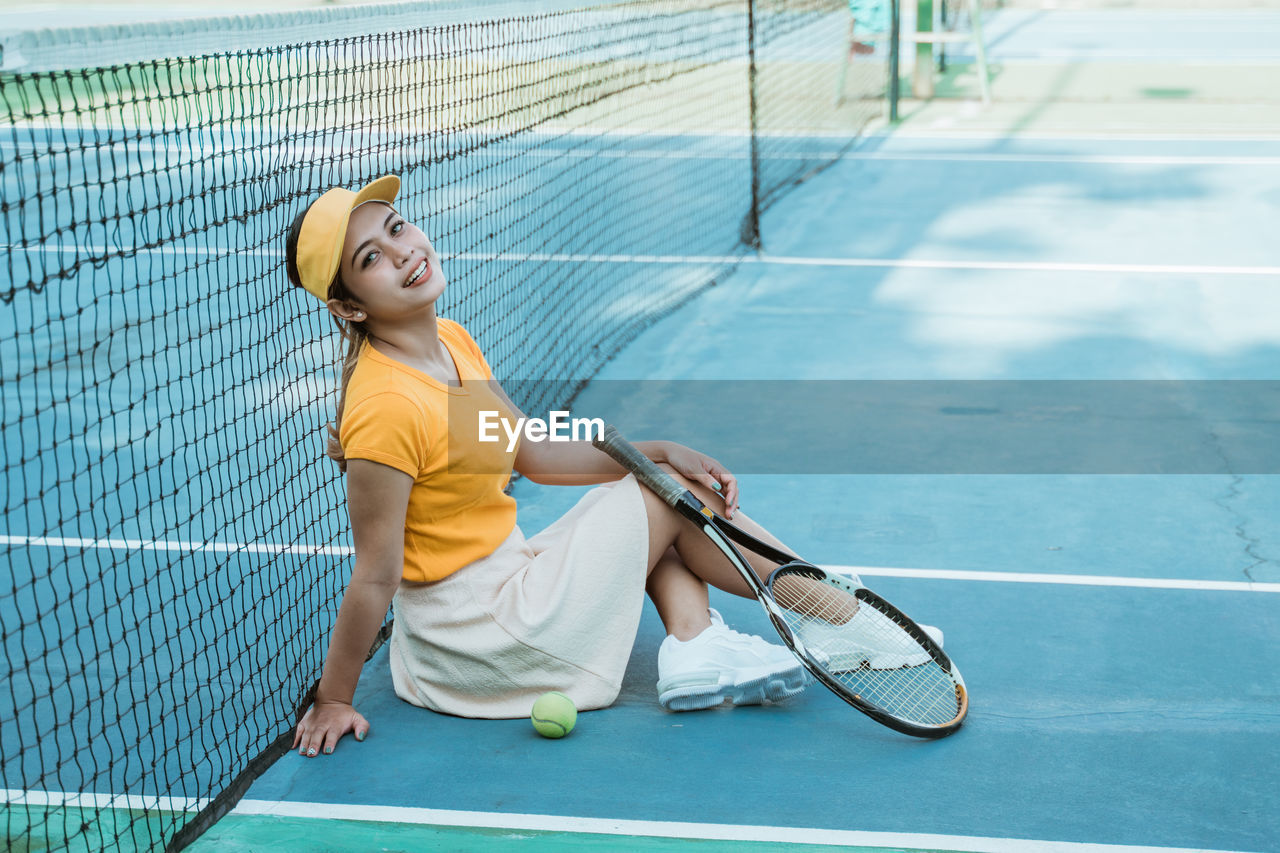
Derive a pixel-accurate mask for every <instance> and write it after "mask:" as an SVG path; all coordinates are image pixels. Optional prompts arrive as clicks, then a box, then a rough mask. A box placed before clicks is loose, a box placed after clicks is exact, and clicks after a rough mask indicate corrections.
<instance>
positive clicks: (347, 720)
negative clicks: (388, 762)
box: [290, 702, 369, 758]
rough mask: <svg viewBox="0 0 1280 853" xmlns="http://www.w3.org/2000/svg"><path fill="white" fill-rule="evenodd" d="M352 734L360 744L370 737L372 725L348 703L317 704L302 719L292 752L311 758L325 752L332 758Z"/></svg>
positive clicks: (295, 734) (295, 732)
mask: <svg viewBox="0 0 1280 853" xmlns="http://www.w3.org/2000/svg"><path fill="white" fill-rule="evenodd" d="M348 732H355V736H356V740H364V736H365V735H366V734H368V733H369V721H368V720H366V719H365V718H364V717H363V716H362V715H361V714H360V712H359V711H357V710H356V709H355V708H353V707H352V706H350V705H348V704H347V703H345V702H317V703H316V704H314V705H312V706H311V707H310V708H308V709H307V713H306V714H304V715H303V716H302V721H301V722H299V723H298V728H297V729H296V730H295V731H294V734H293V746H292V747H290V748H291V749H296V750H298V751H299V752H301V753H302V754H303V755H305V756H307V757H308V758H311V757H313V756H315V755H318V754H319V753H320V752H321V750H323V751H324V753H325V755H328V754H329V753H331V752H333V750H334V748H335V747H336V746H337V745H338V741H339V740H341V739H342V736H343V735H345V734H347V733H348Z"/></svg>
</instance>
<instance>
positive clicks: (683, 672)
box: [658, 610, 809, 711]
mask: <svg viewBox="0 0 1280 853" xmlns="http://www.w3.org/2000/svg"><path fill="white" fill-rule="evenodd" d="M808 684H809V678H808V676H807V674H806V673H805V669H804V666H803V665H802V664H801V663H800V661H799V660H797V659H796V656H795V655H793V654H792V653H791V651H790V650H789V649H787V648H786V647H785V646H779V645H775V644H773V643H769V642H765V640H763V639H762V638H760V637H754V636H750V635H748V634H741V633H739V632H737V631H734V630H732V629H731V628H729V626H727V625H725V624H724V620H723V619H722V618H720V614H719V613H717V612H716V611H715V610H712V611H711V627H710V628H707V629H706V630H705V631H703V632H702V633H701V634H699V635H698V636H696V637H694V638H693V639H692V640H689V641H687V642H681V641H680V640H677V639H676V638H675V637H672V636H668V637H667V638H666V639H665V640H663V641H662V646H661V647H660V648H659V649H658V703H659V704H660V705H662V707H664V708H666V709H667V710H669V711H696V710H699V709H702V708H714V707H715V706H717V705H723V704H724V703H725V702H732V703H733V704H734V705H759V704H761V703H762V702H777V701H779V700H781V699H786V698H788V697H790V696H795V695H796V694H798V693H801V692H802V691H803V690H804V689H805V687H807V686H808Z"/></svg>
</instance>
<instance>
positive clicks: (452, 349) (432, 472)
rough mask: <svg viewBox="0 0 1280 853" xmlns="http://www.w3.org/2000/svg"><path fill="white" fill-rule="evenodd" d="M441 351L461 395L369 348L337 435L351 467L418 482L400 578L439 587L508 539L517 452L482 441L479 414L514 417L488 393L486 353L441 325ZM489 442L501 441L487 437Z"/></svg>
mask: <svg viewBox="0 0 1280 853" xmlns="http://www.w3.org/2000/svg"><path fill="white" fill-rule="evenodd" d="M437 325H438V330H439V335H440V342H441V343H443V344H444V345H445V348H446V349H447V350H448V351H449V354H450V355H452V356H453V361H454V364H455V365H456V367H457V369H458V376H459V378H460V379H461V380H462V386H461V387H457V386H449V385H446V384H445V383H443V382H440V381H438V380H436V379H433V378H432V377H430V376H428V375H427V374H425V373H423V372H422V371H420V370H417V369H415V368H413V367H410V366H409V365H407V364H403V363H401V362H399V361H396V360H395V359H392V358H390V357H388V356H386V355H384V354H382V353H380V352H378V351H377V350H376V349H374V348H373V346H371V345H370V344H368V343H366V344H365V345H364V348H363V349H362V350H361V351H360V355H359V358H358V360H357V362H356V368H355V371H354V372H353V373H352V375H351V379H350V381H349V382H348V384H347V399H346V407H345V408H344V410H343V413H342V429H341V433H340V435H339V438H340V440H341V441H342V451H343V453H344V454H345V455H346V457H347V458H348V459H368V460H372V461H374V462H380V463H382V464H383V465H390V466H391V467H392V468H395V469H397V470H399V471H403V472H405V473H406V474H408V475H409V476H411V477H413V488H412V491H411V492H410V493H409V509H408V513H407V515H406V518H405V529H404V579H405V580H409V581H434V580H440V579H441V578H443V577H446V576H447V575H450V574H452V573H453V572H456V571H457V570H458V569H460V568H462V567H463V566H465V565H467V564H468V563H470V562H473V561H474V560H478V559H479V558H481V557H485V556H488V555H489V554H491V553H493V551H494V550H495V549H496V548H497V547H498V546H499V545H500V544H502V542H503V541H504V540H505V539H506V538H507V536H508V535H509V534H510V533H511V531H512V529H513V528H514V527H515V523H516V502H515V500H514V499H513V498H511V497H510V496H509V495H505V494H503V492H502V490H503V488H505V487H506V485H507V482H508V481H509V480H510V478H511V468H512V465H513V464H514V462H515V456H516V451H517V450H518V449H519V445H518V444H517V446H516V447H514V448H512V449H511V450H510V451H508V450H507V444H508V441H507V436H506V433H505V431H504V430H503V429H502V428H501V427H498V429H497V430H496V435H497V436H499V439H500V440H499V441H497V442H492V443H490V442H481V441H479V440H478V436H479V427H478V421H479V413H480V412H481V411H497V412H499V413H500V415H499V417H501V418H503V419H508V418H512V419H513V418H514V415H513V414H512V413H511V412H510V410H508V409H507V408H506V406H504V405H503V403H502V401H501V399H500V398H499V397H497V396H496V395H495V394H494V393H493V392H492V391H491V390H490V388H489V386H488V385H487V383H486V380H488V379H491V378H492V377H493V371H492V370H490V369H489V364H488V362H486V361H485V359H484V355H483V354H481V352H480V347H479V346H477V345H476V342H475V341H474V340H472V338H471V336H470V335H469V334H467V332H466V330H465V329H463V328H462V326H460V325H458V324H457V323H455V322H453V321H452V320H445V319H444V318H438V320H437ZM490 434H491V435H493V434H495V433H492V432H491V433H490Z"/></svg>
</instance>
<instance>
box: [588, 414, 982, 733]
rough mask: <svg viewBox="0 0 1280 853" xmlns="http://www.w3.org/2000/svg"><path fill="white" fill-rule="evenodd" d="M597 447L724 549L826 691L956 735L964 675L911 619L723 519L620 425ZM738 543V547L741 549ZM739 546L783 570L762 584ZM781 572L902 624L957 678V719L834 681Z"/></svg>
mask: <svg viewBox="0 0 1280 853" xmlns="http://www.w3.org/2000/svg"><path fill="white" fill-rule="evenodd" d="M592 443H593V444H594V445H595V446H596V447H597V448H599V449H600V450H601V451H603V452H605V453H607V454H608V455H609V456H610V457H612V458H613V460H614V461H615V462H617V463H618V464H620V465H622V466H623V467H624V468H626V469H627V470H628V471H630V472H631V473H633V474H635V475H636V479H638V480H639V481H640V482H641V483H643V484H644V485H646V486H648V487H649V488H650V489H651V490H652V491H653V492H654V493H655V494H657V495H658V496H659V497H661V498H662V499H663V500H664V501H666V503H667V504H668V505H669V506H670V507H671V508H672V509H674V510H675V511H676V512H678V513H679V514H680V515H682V516H684V517H685V519H687V520H688V521H690V522H692V523H693V524H694V525H696V526H697V527H698V529H699V530H701V531H702V533H703V535H705V536H706V537H707V538H708V539H710V540H711V542H712V543H713V544H715V546H716V547H717V548H718V549H720V551H721V553H723V554H724V555H725V557H726V558H728V560H729V562H730V563H731V564H732V565H733V567H734V568H735V569H737V570H738V574H740V575H742V579H743V580H744V581H746V583H747V585H748V586H749V587H750V588H751V591H752V593H753V594H754V595H755V597H756V601H758V602H759V603H760V606H761V607H763V608H764V610H765V613H766V614H767V615H768V616H769V621H770V622H772V623H773V627H774V629H775V630H776V631H777V632H778V636H779V637H781V638H782V641H783V642H784V643H786V645H787V647H788V648H789V649H790V650H791V652H792V653H793V654H794V655H795V656H796V658H797V659H798V660H799V661H800V662H801V663H802V664H803V665H804V667H805V669H806V670H808V672H809V673H810V674H811V675H813V677H814V678H815V679H817V680H818V681H819V682H821V683H822V685H823V686H824V687H826V688H827V689H828V690H830V691H831V692H832V693H835V694H836V695H837V696H839V697H840V698H841V699H843V700H844V701H845V702H847V703H849V704H850V705H852V706H853V707H855V708H857V709H858V710H859V711H861V712H862V713H863V714H866V715H867V716H868V717H870V718H871V719H873V720H875V721H876V722H878V723H880V724H882V725H884V726H888V727H889V728H891V729H893V730H895V731H898V732H902V733H903V734H907V735H912V736H914V737H922V738H941V737H946V736H947V735H949V734H952V733H953V732H955V731H956V730H957V729H958V728H960V726H961V724H962V723H963V722H964V718H965V716H966V715H967V714H968V710H969V694H968V690H967V688H966V687H965V684H964V679H963V678H961V676H960V671H959V670H958V669H956V666H955V664H954V663H953V662H952V661H951V658H950V657H948V656H947V654H946V652H944V651H943V650H942V648H941V647H940V646H938V644H937V643H935V642H934V641H933V638H931V637H930V636H929V635H928V634H926V633H925V632H924V630H923V629H922V628H921V627H920V626H919V625H917V624H916V623H915V621H914V620H912V619H911V617H909V616H907V615H906V614H905V613H903V612H902V611H901V610H899V609H898V608H897V607H895V606H894V605H892V604H890V603H889V602H888V601H886V600H885V599H884V598H882V597H881V596H879V595H877V594H876V593H874V592H872V591H871V590H869V589H867V588H866V587H862V586H857V585H856V584H854V583H852V582H851V581H849V580H848V579H847V578H844V577H843V576H841V575H833V574H831V573H830V572H827V571H826V570H825V569H822V568H819V567H818V566H815V565H813V564H812V563H808V562H805V561H804V560H801V559H800V558H799V557H797V556H796V555H794V554H789V553H787V552H786V551H783V550H780V549H778V548H775V547H774V546H772V545H770V544H769V543H767V542H763V541H761V540H760V539H758V538H756V537H755V536H752V535H751V534H750V533H748V532H747V531H745V530H743V529H742V528H740V527H738V526H737V525H735V524H733V523H732V522H730V521H729V520H728V519H725V518H723V517H721V516H720V515H717V514H716V512H715V511H714V510H712V509H711V508H710V507H708V506H707V505H706V504H704V503H703V502H702V501H701V500H699V499H698V497H697V496H696V495H695V494H693V492H691V491H689V490H688V489H686V488H685V487H684V486H683V485H682V484H681V483H680V482H679V481H677V480H676V479H675V478H674V477H672V476H671V475H669V474H668V473H667V472H666V471H663V470H662V469H661V468H659V467H658V466H657V465H656V464H655V463H654V462H653V460H651V459H649V458H648V457H647V456H645V455H644V454H643V453H641V452H640V451H639V450H638V449H637V448H636V447H635V445H633V444H631V443H630V442H628V441H627V440H626V439H625V438H623V437H622V434H621V433H619V432H618V430H617V429H616V428H615V427H614V426H612V425H607V426H606V427H605V429H604V434H603V435H602V436H600V437H597V438H596V439H594V440H593V441H592ZM735 543H737V544H736V545H735ZM738 545H740V546H742V547H744V548H747V549H748V550H750V551H753V552H755V553H756V554H759V555H760V556H762V557H764V558H765V559H766V560H769V561H770V562H774V563H778V564H779V565H778V568H776V569H774V570H773V572H771V573H770V575H769V578H768V579H767V580H766V581H762V580H760V577H759V576H758V575H757V574H756V573H755V570H754V569H752V568H751V564H750V563H749V562H748V561H747V559H746V557H744V556H743V554H742V552H741V551H739V550H738V547H737V546H738ZM780 573H784V574H785V573H803V574H806V575H808V576H809V577H811V578H813V579H815V580H820V581H823V582H829V581H830V580H835V581H837V583H838V582H839V581H844V584H839V585H841V586H845V587H846V589H847V590H848V591H849V592H850V593H851V594H852V595H854V596H855V597H856V598H857V599H858V601H859V603H860V604H865V605H867V606H870V607H872V608H874V609H876V610H879V611H880V612H881V613H883V614H884V615H885V616H887V617H888V618H890V619H892V620H893V621H894V622H895V623H897V624H898V625H899V626H900V627H901V628H903V629H904V630H905V631H906V632H907V633H908V634H909V635H910V636H911V638H912V639H913V640H915V641H916V642H917V643H919V644H920V647H921V648H922V649H924V651H925V652H927V653H928V655H929V657H930V658H932V659H933V661H934V662H935V663H936V664H937V665H938V666H940V667H942V668H943V669H944V670H945V671H947V672H948V673H950V674H951V675H952V677H953V678H954V679H955V683H956V699H957V705H958V708H959V710H958V712H957V714H956V716H955V718H954V719H953V720H951V721H949V722H947V723H945V724H942V725H931V724H926V723H921V722H919V721H915V720H908V719H904V718H902V717H899V716H897V715H895V714H893V713H891V712H890V711H888V710H886V709H884V708H882V707H880V706H879V705H876V704H874V703H873V702H870V701H868V700H866V699H864V698H863V697H862V696H860V695H858V694H857V693H854V692H853V691H851V690H849V689H848V688H847V687H845V686H844V685H843V684H841V683H840V682H839V681H837V680H836V679H835V678H833V677H832V675H831V673H830V672H828V671H827V669H826V667H824V666H823V665H822V664H821V663H820V662H819V661H818V660H817V659H816V658H815V657H814V656H813V654H812V653H811V652H810V651H809V650H808V649H807V648H805V645H804V641H803V640H801V639H800V638H799V637H798V636H796V634H795V632H794V631H792V630H791V626H790V625H788V624H787V620H786V616H785V615H784V614H783V612H782V608H781V606H780V605H779V604H778V603H777V602H776V601H775V600H774V598H773V594H772V593H771V592H770V586H771V585H772V583H773V580H774V578H776V577H778V576H779V574H780Z"/></svg>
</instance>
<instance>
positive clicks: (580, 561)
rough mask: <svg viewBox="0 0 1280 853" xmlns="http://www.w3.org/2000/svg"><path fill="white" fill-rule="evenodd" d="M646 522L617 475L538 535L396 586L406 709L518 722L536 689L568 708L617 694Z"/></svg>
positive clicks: (398, 662)
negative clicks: (564, 698)
mask: <svg viewBox="0 0 1280 853" xmlns="http://www.w3.org/2000/svg"><path fill="white" fill-rule="evenodd" d="M648 551H649V526H648V520H647V518H646V515H645V509H644V500H643V498H642V497H641V495H640V484H639V483H638V482H636V479H635V477H633V476H631V475H627V476H626V477H625V478H623V479H622V480H619V481H617V482H614V483H609V484H606V485H604V486H599V487H597V488H594V489H592V490H591V491H590V492H588V493H587V494H585V495H584V496H583V497H582V499H581V500H580V501H579V502H578V503H577V505H576V506H574V507H573V509H571V510H569V512H567V513H566V514H565V515H564V516H563V517H561V518H560V519H559V520H557V521H556V522H554V523H553V524H551V525H550V526H549V527H548V528H547V529H546V530H543V531H542V532H541V533H539V534H537V535H536V536H533V537H532V538H529V539H525V537H524V534H523V533H522V532H521V530H520V527H519V526H518V525H517V526H516V528H515V529H514V530H512V531H511V535H510V536H508V537H507V540H506V541H505V542H503V543H502V545H500V546H499V547H498V548H497V550H495V551H494V552H493V553H492V554H490V555H489V556H487V557H484V558H482V559H480V560H477V561H475V562H474V563H471V564H470V565H467V566H465V567H463V568H462V569H460V570H458V571H457V572H454V573H453V574H451V575H449V576H448V577H446V578H444V579H443V580H440V581H436V582H435V583H427V584H410V583H401V585H400V589H399V591H398V592H397V593H396V596H395V600H394V604H393V608H394V610H393V612H394V615H395V625H394V627H393V629H392V633H391V644H390V657H391V678H392V682H393V683H394V685H395V690H396V694H397V695H399V696H400V698H401V699H404V700H405V701H407V702H411V703H413V704H414V705H419V706H421V707H423V708H430V709H432V710H434V711H440V712H443V713H446V714H456V715H458V716H462V717H487V718H510V717H524V716H528V714H529V711H530V709H531V708H532V707H533V701H534V700H535V699H536V698H537V697H538V696H540V695H541V694H543V693H545V692H547V691H548V690H559V691H560V692H561V693H565V694H566V695H568V696H569V698H571V699H572V700H573V702H574V704H575V705H577V706H578V708H579V710H584V711H585V710H590V709H592V708H603V707H606V706H607V705H609V704H611V703H612V702H613V700H614V699H616V698H617V696H618V691H619V690H620V689H621V686H622V676H623V673H624V672H625V671H626V668H627V660H628V658H629V657H630V655H631V647H632V645H633V644H634V642H635V637H636V629H637V627H638V626H639V624H640V611H641V608H642V607H643V604H644V587H645V579H646V574H647V572H646V569H647V562H648Z"/></svg>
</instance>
